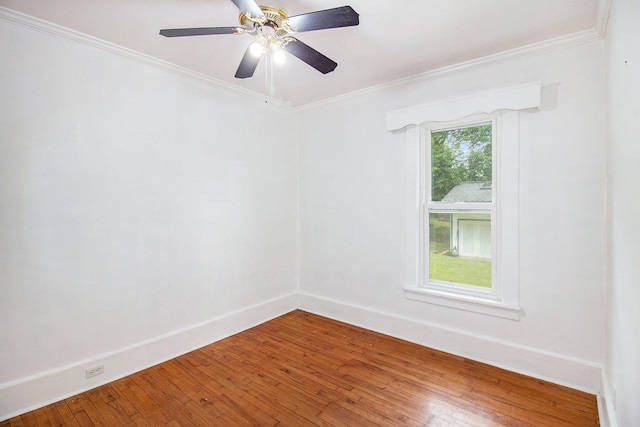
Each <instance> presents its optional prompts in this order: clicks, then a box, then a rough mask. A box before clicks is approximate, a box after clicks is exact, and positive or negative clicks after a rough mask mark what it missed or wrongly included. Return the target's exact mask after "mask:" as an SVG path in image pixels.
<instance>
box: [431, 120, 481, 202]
mask: <svg viewBox="0 0 640 427" xmlns="http://www.w3.org/2000/svg"><path fill="white" fill-rule="evenodd" d="M491 136H492V130H491V123H485V124H481V125H475V126H468V127H462V128H455V129H448V130H442V131H437V132H431V200H432V201H436V202H437V201H442V202H491V201H492V196H491V185H492V182H491V180H492V168H493V166H492V163H493V162H492V158H491V157H492V156H491Z"/></svg>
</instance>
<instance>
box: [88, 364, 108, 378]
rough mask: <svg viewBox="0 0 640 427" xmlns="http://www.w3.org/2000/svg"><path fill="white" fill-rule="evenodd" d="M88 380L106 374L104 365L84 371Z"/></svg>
mask: <svg viewBox="0 0 640 427" xmlns="http://www.w3.org/2000/svg"><path fill="white" fill-rule="evenodd" d="M84 373H85V375H86V376H87V378H91V377H95V376H96V375H100V374H104V365H98V366H94V367H93V368H89V369H86V370H85V371H84Z"/></svg>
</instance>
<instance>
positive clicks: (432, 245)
mask: <svg viewBox="0 0 640 427" xmlns="http://www.w3.org/2000/svg"><path fill="white" fill-rule="evenodd" d="M429 282H434V283H444V284H457V285H458V284H462V285H473V286H481V287H485V288H490V287H491V214H490V213H486V212H469V211H451V212H442V211H430V212H429Z"/></svg>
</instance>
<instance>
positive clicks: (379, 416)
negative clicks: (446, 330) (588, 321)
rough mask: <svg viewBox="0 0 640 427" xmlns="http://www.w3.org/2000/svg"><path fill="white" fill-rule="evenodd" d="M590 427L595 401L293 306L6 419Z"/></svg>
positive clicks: (19, 422)
mask: <svg viewBox="0 0 640 427" xmlns="http://www.w3.org/2000/svg"><path fill="white" fill-rule="evenodd" d="M258 425H260V426H274V425H280V426H282V425H287V426H307V425H319V426H346V425H351V426H375V425H383V426H474V427H477V426H563V425H573V426H595V425H598V414H597V408H596V398H595V396H593V395H590V394H587V393H583V392H579V391H576V390H572V389H570V388H567V387H562V386H559V385H555V384H552V383H549V382H545V381H541V380H537V379H534V378H530V377H526V376H523V375H519V374H515V373H512V372H509V371H505V370H502V369H499V368H495V367H491V366H488V365H485V364H482V363H479V362H474V361H471V360H468V359H464V358H462V357H457V356H453V355H450V354H447V353H443V352H440V351H436V350H433V349H430V348H426V347H422V346H419V345H416V344H412V343H408V342H406V341H402V340H399V339H396V338H392V337H389V336H385V335H381V334H378V333H375V332H371V331H368V330H365V329H362V328H358V327H355V326H351V325H347V324H344V323H340V322H337V321H334V320H330V319H327V318H324V317H320V316H316V315H313V314H309V313H306V312H303V311H299V310H298V311H294V312H291V313H289V314H286V315H284V316H281V317H279V318H277V319H274V320H272V321H270V322H267V323H264V324H262V325H260V326H257V327H255V328H252V329H250V330H247V331H245V332H242V333H240V334H238V335H234V336H232V337H230V338H227V339H224V340H222V341H218V342H216V343H214V344H211V345H209V346H207V347H203V348H201V349H199V350H196V351H194V352H191V353H189V354H187V355H184V356H181V357H178V358H176V359H173V360H170V361H168V362H165V363H162V364H160V365H157V366H155V367H152V368H149V369H147V370H145V371H142V372H139V373H136V374H134V375H130V376H128V377H126V378H123V379H121V380H118V381H114V382H112V383H109V384H106V385H104V386H101V387H98V388H96V389H93V390H90V391H88V392H85V393H81V394H79V395H76V396H74V397H70V398H68V399H66V400H63V401H60V402H57V403H55V404H52V405H49V406H46V407H44V408H41V409H38V410H35V411H32V412H28V413H26V414H23V415H21V416H18V417H15V418H12V419H10V420H7V421H4V422H0V427H7V426H258Z"/></svg>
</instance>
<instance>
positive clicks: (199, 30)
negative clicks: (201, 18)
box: [160, 27, 242, 37]
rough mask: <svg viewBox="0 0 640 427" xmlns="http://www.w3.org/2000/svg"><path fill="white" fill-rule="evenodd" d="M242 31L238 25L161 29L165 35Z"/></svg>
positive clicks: (204, 34) (233, 32) (234, 32)
mask: <svg viewBox="0 0 640 427" xmlns="http://www.w3.org/2000/svg"><path fill="white" fill-rule="evenodd" d="M240 31H242V29H241V28H238V27H206V28H173V29H168V30H160V35H163V36H165V37H184V36H207V35H209V34H237V33H238V32H240Z"/></svg>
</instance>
